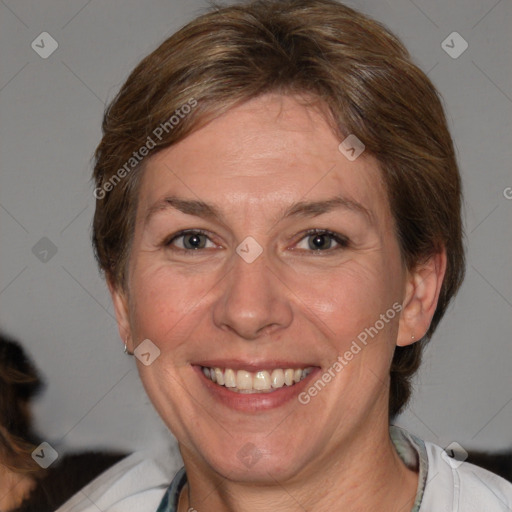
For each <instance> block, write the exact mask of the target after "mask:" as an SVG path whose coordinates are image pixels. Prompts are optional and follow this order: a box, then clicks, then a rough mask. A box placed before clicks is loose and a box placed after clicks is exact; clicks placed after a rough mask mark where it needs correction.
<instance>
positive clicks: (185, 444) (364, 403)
mask: <svg viewBox="0 0 512 512" xmlns="http://www.w3.org/2000/svg"><path fill="white" fill-rule="evenodd" d="M340 142H341V141H340V140H338V139H337V137H336V136H335V135H334V134H333V133H332V131H331V129H330V127H329V126H328V124H327V122H326V121H325V119H324V117H323V116H322V115H321V114H320V113H319V112H318V111H317V110H316V109H314V108H306V107H304V106H303V105H301V104H300V103H298V102H297V101H296V100H294V99H293V98H291V97H285V96H278V95H267V96H263V97H259V98H257V99H255V100H252V101H250V102H248V103H245V104H244V105H242V106H240V107H237V108H234V109H232V110H231V111H229V112H228V113H226V114H225V115H223V116H222V117H219V118H218V119H216V120H215V121H213V122H211V123H210V124H208V125H207V126H206V127H203V128H202V129H200V130H198V131H196V132H195V133H193V134H192V135H190V136H188V137H187V138H186V139H184V140H182V141H181V142H179V143H178V144H176V145H174V146H172V147H170V148H168V149H165V150H163V151H161V152H160V153H158V154H157V155H155V156H154V157H152V158H151V159H150V160H149V161H148V162H147V168H146V170H145V172H144V176H143V179H142V182H141V188H140V196H139V206H138V211H137V222H136V228H135V233H134V239H133V246H132V251H131V256H130V260H129V277H128V286H127V290H128V291H127V295H123V294H122V293H121V292H120V291H115V290H114V292H113V293H114V301H115V304H116V310H117V313H118V318H119V323H120V329H121V333H122V335H123V336H124V337H125V338H128V340H129V345H130V348H131V349H132V350H133V349H134V348H136V347H137V345H139V344H140V343H141V342H142V341H143V340H150V341H151V343H152V344H154V345H156V347H158V349H159V350H160V355H159V356H158V357H156V358H155V355H156V354H157V353H158V352H157V351H156V352H153V349H149V350H146V351H145V353H146V352H150V354H152V355H150V356H148V355H145V356H144V358H145V359H146V361H145V362H146V363H148V362H150V364H148V365H147V366H146V365H145V364H143V363H142V362H140V361H138V365H139V371H140V375H141V378H142V381H143V383H144V386H145V388H146V391H147V393H148V395H149V396H150V398H151V400H152V402H153V404H154V405H155V407H156V409H157V410H158V412H159V413H160V415H161V416H162V418H163V419H164V420H165V422H166V423H167V425H168V426H169V428H170V429H171V430H172V432H173V433H174V434H175V436H176V437H177V439H178V440H179V442H180V445H181V450H182V453H183V456H184V458H185V460H186V461H187V460H188V462H189V464H191V465H192V464H195V465H197V467H206V468H211V469H213V470H215V471H216V472H219V473H220V474H222V475H224V476H227V475H230V476H231V477H233V475H236V478H238V479H242V480H243V479H245V478H246V479H248V480H251V481H258V480H260V481H265V480H268V479H271V478H277V479H281V478H287V477H293V476H294V475H299V474H301V473H302V474H306V473H307V472H308V471H318V469H319V468H321V467H322V464H324V463H325V461H327V460H332V457H333V452H336V451H337V450H341V449H342V447H343V446H344V445H346V444H347V443H348V442H351V441H355V440H356V439H357V437H358V436H361V439H363V436H365V435H366V434H367V433H368V432H369V430H370V429H373V428H377V427H376V425H380V424H385V425H387V421H388V418H387V404H388V382H389V381H388V375H389V367H390V362H391V359H392V355H393V350H394V347H395V345H396V340H397V335H399V330H400V329H402V328H403V327H402V326H401V323H400V325H399V313H398V311H399V310H400V308H401V304H402V301H403V300H404V297H405V294H406V290H407V279H408V277H407V276H408V274H407V272H406V271H405V270H404V268H403V266H402V263H401V258H400V252H399V247H398V243H397V239H396V236H395V234H394V224H393V220H392V216H391V213H390V209H389V205H388V201H387V197H386V193H385V190H384V187H383V184H382V183H381V178H380V171H379V169H378V165H377V162H376V161H375V160H374V159H373V158H370V157H369V156H367V155H365V154H364V153H363V154H362V155H361V156H360V157H358V158H357V159H356V160H355V161H349V160H348V159H347V158H346V156H345V155H344V154H343V153H342V152H340V150H339V149H338V145H339V144H340ZM183 231H186V233H185V234H183ZM370 333H371V334H370ZM408 334H410V333H408ZM421 334H423V333H421ZM362 340H365V341H364V342H363V341H362ZM145 343H146V344H147V343H148V342H145ZM144 346H146V345H144ZM147 347H152V345H147ZM153 359H154V360H153ZM143 360H144V359H143ZM336 362H338V364H336ZM340 367H341V369H340ZM203 368H208V369H210V368H218V369H219V370H218V371H217V375H219V373H221V375H222V377H221V378H222V379H224V381H225V385H220V384H219V383H218V382H217V383H214V382H212V380H211V379H208V378H207V377H206V376H205V374H204V372H203ZM305 369H307V371H306V372H304V373H301V372H300V371H297V372H295V370H305ZM286 370H288V372H287V371H286ZM289 370H294V371H293V372H290V371H289ZM310 370H311V373H309V375H307V376H306V377H305V378H304V379H303V380H300V382H298V383H295V384H293V385H288V384H290V380H288V381H287V382H288V384H286V383H285V384H284V385H283V380H285V379H290V377H291V379H293V378H294V377H297V376H298V378H302V377H303V375H306V374H307V373H308V371H310ZM247 372H249V373H247ZM214 373H215V372H214ZM326 375H330V378H329V376H326ZM322 377H323V379H322ZM237 379H238V380H237ZM319 381H321V382H320V384H319V383H318V382H319ZM326 381H327V382H326ZM315 382H316V383H317V384H316V387H315ZM226 385H236V386H237V389H238V387H239V388H240V389H243V388H246V387H248V388H251V390H252V392H245V393H243V392H236V391H235V390H233V388H229V387H226ZM269 386H270V388H271V390H273V391H270V390H268V389H265V388H268V387H269ZM272 386H275V387H272ZM312 389H313V391H311V390H312ZM315 389H316V392H315V391H314V390H315ZM251 390H249V391H251ZM246 391H247V390H246ZM270 475H272V476H270Z"/></svg>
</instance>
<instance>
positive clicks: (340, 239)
mask: <svg viewBox="0 0 512 512" xmlns="http://www.w3.org/2000/svg"><path fill="white" fill-rule="evenodd" d="M192 234H194V235H203V236H206V237H207V238H208V239H209V240H210V242H211V241H212V240H211V239H210V237H209V234H208V232H206V231H204V230H202V229H186V230H183V231H179V232H178V233H175V234H173V235H171V236H170V237H168V238H166V239H165V240H164V241H163V243H162V245H163V246H164V247H167V248H171V250H173V251H178V252H181V253H187V254H188V255H192V254H194V253H196V252H198V251H200V250H201V249H183V248H181V247H172V244H173V242H175V241H176V240H178V239H179V238H182V237H184V236H186V235H192ZM315 235H320V236H328V237H330V239H331V240H333V241H334V242H336V243H337V244H338V247H334V248H329V249H326V250H320V249H316V250H309V251H308V250H306V252H311V253H313V254H321V253H332V252H333V251H337V250H340V249H346V248H347V247H348V246H349V240H348V238H346V237H345V236H343V235H340V234H339V233H335V232H334V231H330V230H328V229H318V228H314V229H309V230H307V231H305V232H304V233H301V237H300V238H299V240H298V242H297V244H298V243H299V242H302V241H303V240H304V239H307V238H308V237H312V236H315ZM203 249H204V248H203ZM292 250H295V249H292ZM299 250H305V249H299Z"/></svg>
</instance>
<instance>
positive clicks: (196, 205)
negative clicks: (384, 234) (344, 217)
mask: <svg viewBox="0 0 512 512" xmlns="http://www.w3.org/2000/svg"><path fill="white" fill-rule="evenodd" d="M170 208H172V209H175V210H178V211H180V212H182V213H184V214H186V215H193V216H195V217H202V218H205V219H214V220H218V221H222V219H223V215H222V213H221V211H220V209H219V208H218V207H217V206H215V205H213V204H209V203H206V202H204V201H201V200H197V199H182V198H179V197H176V196H169V197H164V198H163V199H161V200H159V201H157V202H156V203H155V204H154V205H152V206H150V207H149V208H148V210H147V212H146V216H145V220H144V223H145V224H147V223H148V222H149V220H150V219H151V217H152V216H153V215H154V214H155V213H157V212H160V211H165V210H168V209H170ZM337 208H344V209H347V210H350V211H353V212H356V213H359V214H362V215H364V217H366V219H367V221H368V222H369V223H370V224H373V223H374V217H373V213H372V212H371V211H370V210H368V208H366V207H365V206H363V205H362V204H361V203H358V202H357V201H354V200H352V199H348V198H346V197H342V196H336V197H333V198H331V199H326V200H322V201H299V202H297V203H294V204H292V205H291V206H289V207H288V208H286V209H285V210H284V212H283V213H282V214H281V217H280V218H279V219H278V220H282V219H286V218H289V217H298V216H301V217H316V216H318V215H322V214H324V213H329V212H330V211H332V210H334V209H337Z"/></svg>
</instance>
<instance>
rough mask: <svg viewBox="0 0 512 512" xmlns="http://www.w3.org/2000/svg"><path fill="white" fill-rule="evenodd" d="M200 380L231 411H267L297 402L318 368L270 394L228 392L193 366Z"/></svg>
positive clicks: (199, 368) (197, 367)
mask: <svg viewBox="0 0 512 512" xmlns="http://www.w3.org/2000/svg"><path fill="white" fill-rule="evenodd" d="M193 368H194V370H195V371H196V372H197V374H198V376H199V378H200V380H201V381H202V382H203V383H204V385H205V386H206V389H207V390H208V391H209V392H210V393H211V395H212V396H213V397H214V398H215V399H216V400H217V401H219V402H221V403H222V404H224V405H227V406H228V407H229V408H231V409H235V410H237V411H243V412H260V411H268V410H270V409H276V408H277V407H281V406H283V405H284V404H286V403H287V402H290V401H292V400H294V399H295V400H297V401H298V396H299V394H300V393H301V392H302V391H303V390H304V388H306V387H307V386H308V383H309V382H310V380H312V379H313V378H314V376H315V375H316V374H317V373H318V371H319V370H320V368H315V369H314V370H313V371H312V372H311V373H310V374H309V375H308V376H307V377H305V378H304V379H302V380H301V381H300V382H297V383H295V384H294V385H293V386H286V385H285V386H283V387H282V388H278V389H276V390H275V391H272V392H270V393H268V392H267V393H237V392H236V391H230V390H229V388H226V387H225V386H219V385H218V384H215V383H214V382H212V381H211V380H210V379H208V378H207V377H206V376H205V374H204V373H203V370H202V368H201V366H193Z"/></svg>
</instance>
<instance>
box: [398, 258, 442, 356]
mask: <svg viewBox="0 0 512 512" xmlns="http://www.w3.org/2000/svg"><path fill="white" fill-rule="evenodd" d="M445 273H446V250H445V249H444V248H443V249H442V251H440V252H437V253H435V254H433V255H432V256H431V257H430V258H429V259H428V260H427V261H426V262H424V263H421V264H418V265H417V266H416V268H415V269H414V270H411V271H408V273H407V283H406V287H405V297H404V301H403V308H402V314H401V316H400V322H399V328H398V337H397V342H396V344H397V345H399V346H402V347H403V346H406V345H411V344H412V343H414V342H416V341H418V340H420V339H421V338H422V337H423V336H424V335H425V333H426V332H427V330H428V328H429V326H430V323H431V321H432V317H433V316H434V313H435V311H436V307H437V301H438V300H439V293H440V291H441V286H442V284H443V279H444V275H445Z"/></svg>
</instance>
